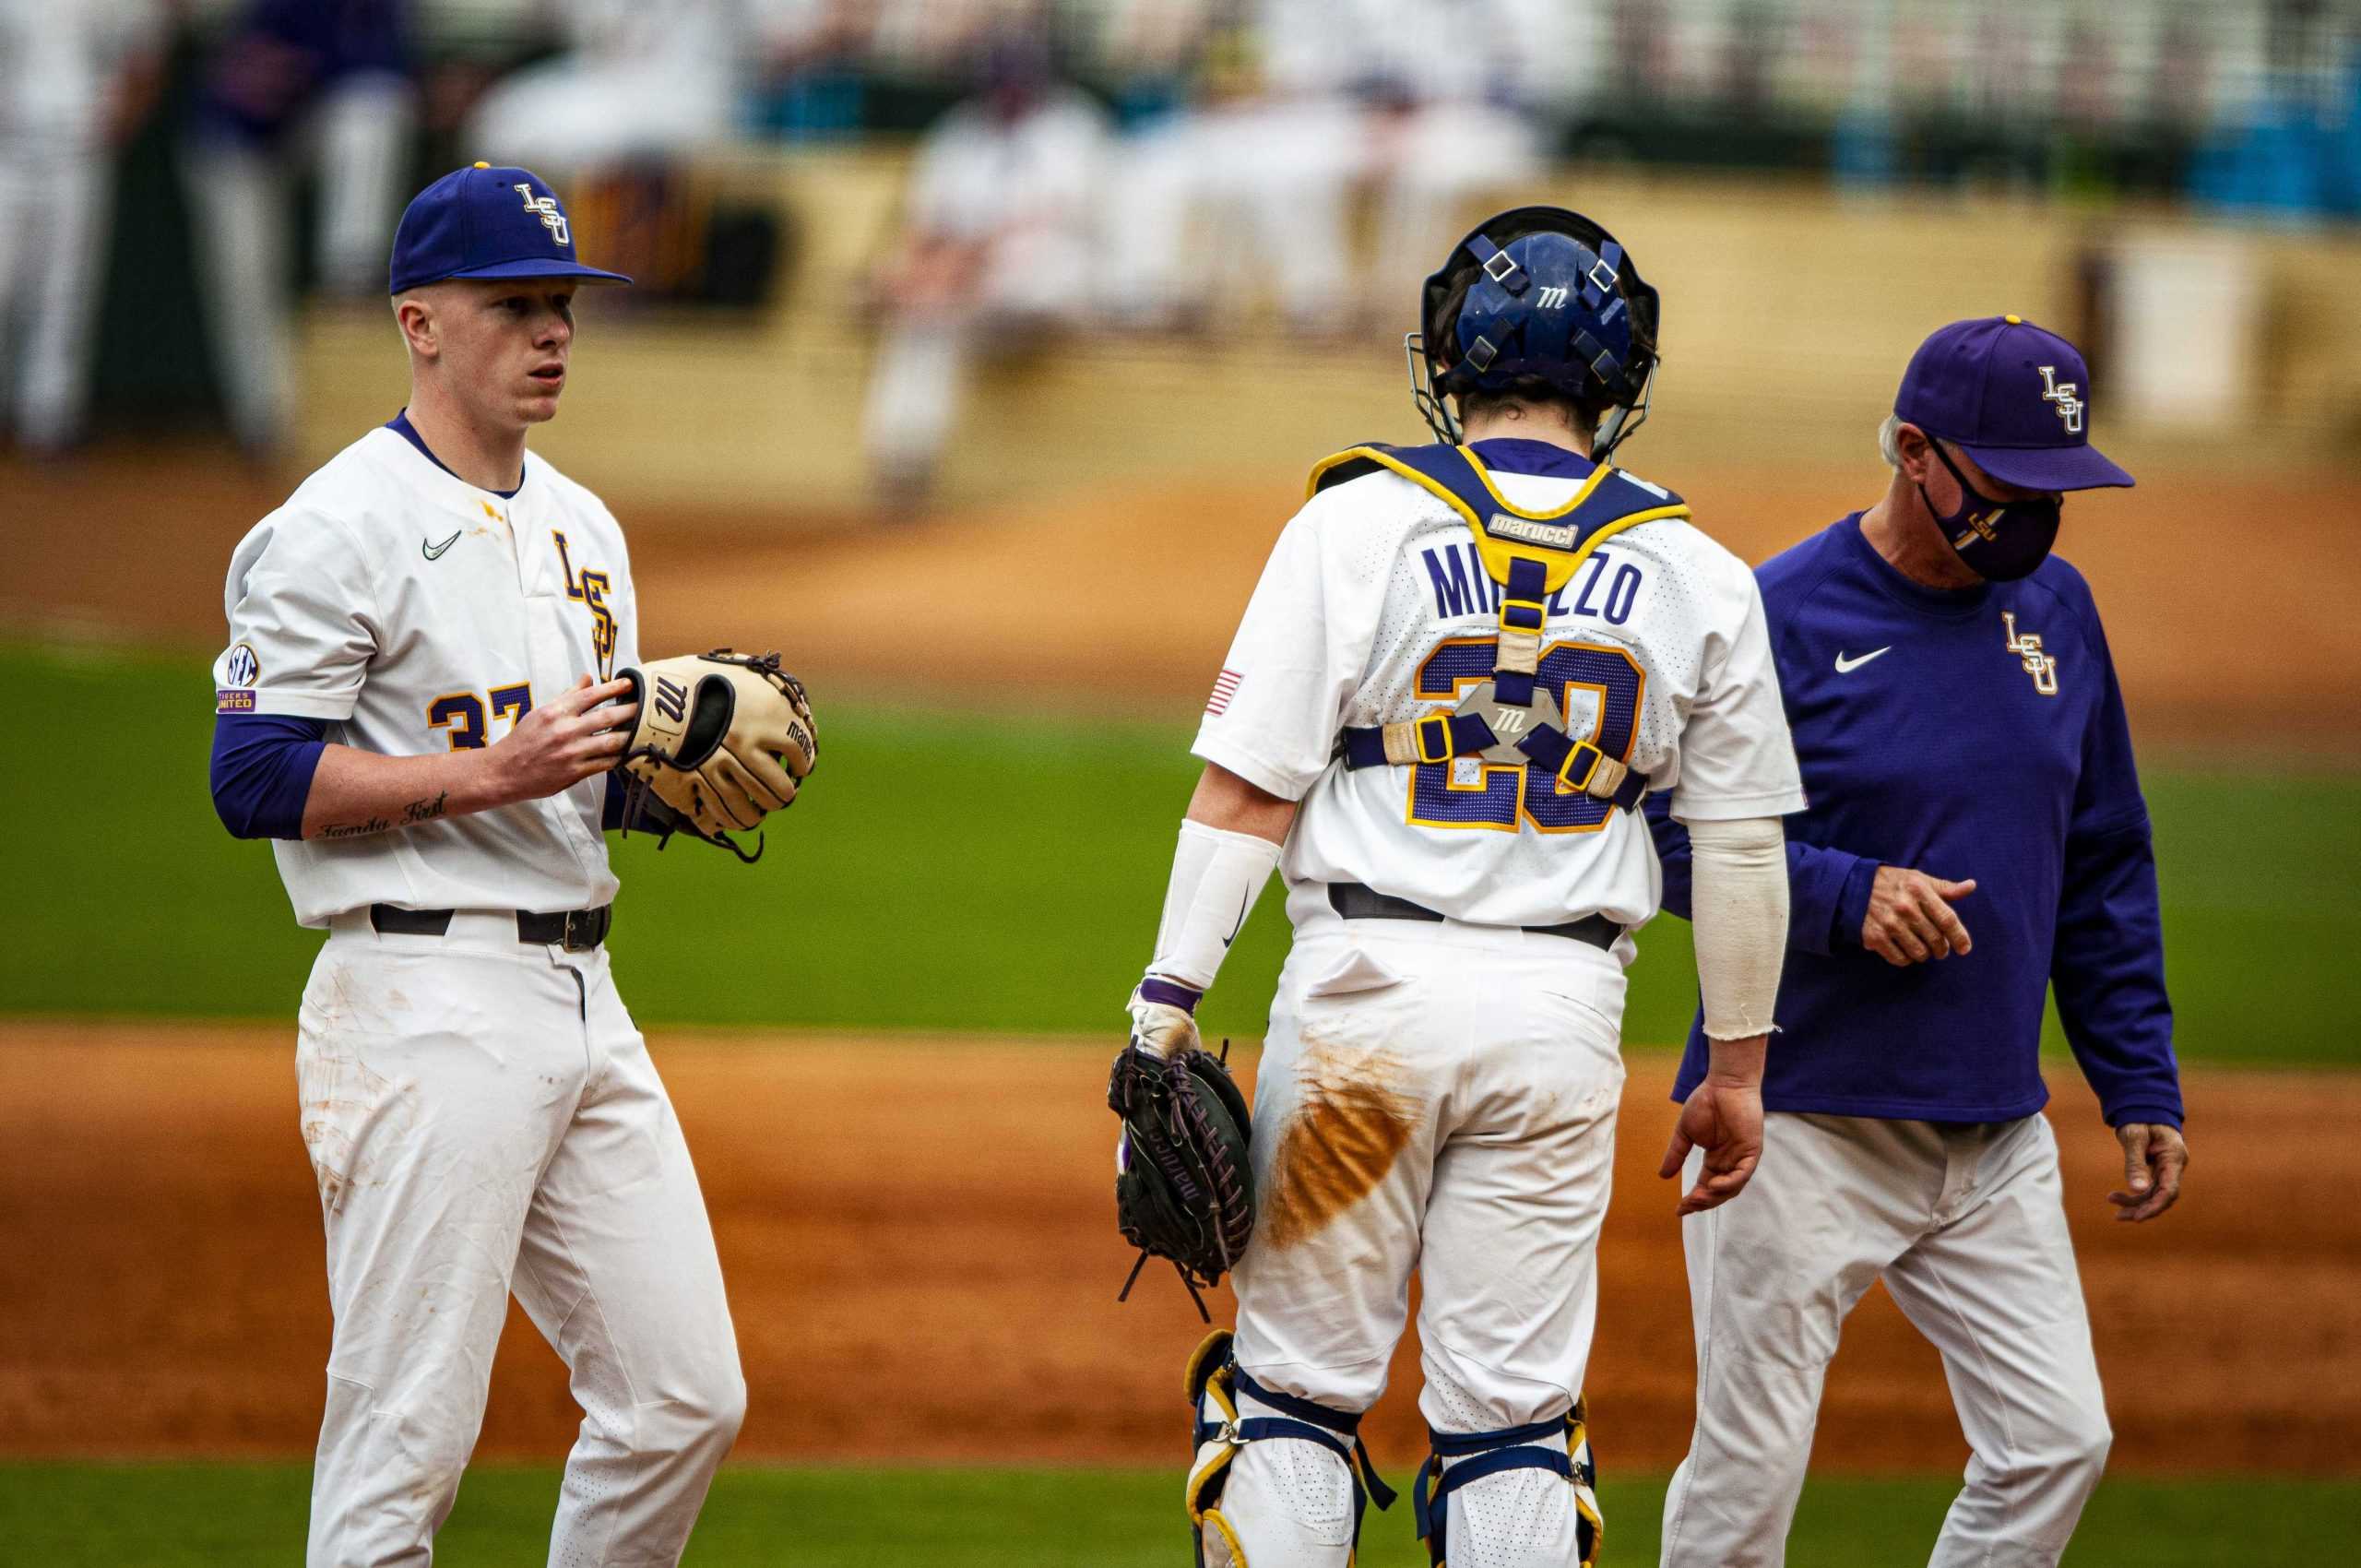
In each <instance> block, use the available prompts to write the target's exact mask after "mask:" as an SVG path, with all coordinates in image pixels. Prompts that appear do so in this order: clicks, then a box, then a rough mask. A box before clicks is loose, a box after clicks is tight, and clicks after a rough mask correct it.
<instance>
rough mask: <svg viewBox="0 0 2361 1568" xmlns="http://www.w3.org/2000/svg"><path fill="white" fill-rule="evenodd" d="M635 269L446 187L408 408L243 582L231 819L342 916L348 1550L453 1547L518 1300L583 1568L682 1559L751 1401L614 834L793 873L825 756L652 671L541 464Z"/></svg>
mask: <svg viewBox="0 0 2361 1568" xmlns="http://www.w3.org/2000/svg"><path fill="white" fill-rule="evenodd" d="M626 281H628V279H623V278H622V277H621V276H619V275H617V274H614V273H609V272H602V271H599V269H597V268H595V267H586V266H584V265H582V264H581V262H580V261H578V260H577V259H576V256H575V244H574V237H573V232H572V228H571V226H570V223H569V221H568V219H567V216H566V212H565V208H564V206H563V205H561V204H560V202H559V201H558V198H557V196H556V195H555V194H554V193H552V191H551V190H550V189H549V187H548V186H547V185H545V184H542V183H541V181H540V180H539V179H537V178H536V177H535V176H534V175H532V174H531V173H529V172H527V171H525V170H523V169H516V168H501V169H496V168H492V167H491V166H489V165H486V164H481V163H479V164H477V165H475V166H474V167H473V168H471V169H463V170H460V171H458V172H456V173H453V174H450V175H446V176H445V177H444V178H443V179H441V180H438V181H436V182H435V183H434V184H432V185H430V186H428V187H427V188H426V190H425V191H424V192H423V193H421V195H420V196H418V197H417V198H416V199H415V200H414V201H412V202H411V203H410V204H409V210H408V211H407V212H406V213H404V215H403V217H402V220H401V224H400V226H399V228H398V230H397V233H396V236H395V241H394V252H393V264H392V276H391V284H392V293H393V303H394V314H395V319H396V322H397V325H398V327H399V328H400V330H401V334H402V338H403V340H404V342H405V343H406V344H407V346H408V348H409V362H410V400H409V405H408V407H407V408H406V409H404V410H403V411H402V412H401V413H400V414H398V415H397V416H396V417H395V419H394V420H393V421H392V422H390V423H388V424H386V426H385V427H383V428H381V429H377V430H373V431H371V432H370V433H369V434H366V435H364V436H362V438H361V439H360V440H359V441H356V442H354V443H353V444H352V445H350V446H348V447H346V448H345V449H344V451H343V452H341V453H339V454H338V456H337V457H334V458H332V459H331V460H330V461H329V462H328V463H327V465H326V467H324V468H322V469H320V470H319V471H318V472H316V473H314V474H313V475H312V476H311V477H310V478H309V479H307V480H306V481H304V482H303V485H302V487H301V488H300V489H298V490H297V491H296V492H295V493H294V495H293V496H291V498H290V499H289V500H288V501H287V503H286V504H285V505H282V506H281V507H279V510H277V511H275V512H273V513H272V514H271V515H270V516H268V517H265V518H264V519H263V520H262V521H261V522H260V523H259V524H257V525H256V526H255V529H254V530H253V531H252V532H251V533H249V534H247V536H246V537H245V539H244V540H243V541H242V542H241V543H240V544H239V545H238V548H237V552H236V554H235V556H234V557H233V558H232V560H231V565H230V576H229V584H228V588H227V590H226V593H225V595H224V599H225V603H226V607H227V610H228V614H229V622H230V646H229V647H228V648H227V649H226V650H225V651H224V652H223V653H222V655H221V657H220V659H219V660H218V661H217V662H216V664H215V666H214V684H215V687H216V691H217V704H216V707H217V713H218V717H217V719H216V731H215V738H214V752H213V793H214V801H215V804H216V807H217V809H218V810H219V813H220V815H221V818H222V821H223V822H224V824H225V825H227V826H229V828H230V830H231V832H232V833H234V834H236V835H238V836H239V837H268V838H270V839H273V840H274V841H275V842H274V846H273V847H274V849H276V851H277V854H278V858H279V874H280V875H281V876H282V877H283V878H284V880H285V881H286V884H287V892H288V897H290V898H291V900H292V902H293V904H294V906H295V916H296V919H297V920H299V921H302V922H303V924H304V925H307V926H312V927H315V928H319V929H324V930H326V932H327V933H328V937H327V941H326V944H325V945H323V946H322V948H321V949H320V954H319V957H318V960H317V962H316V963H315V964H314V966H313V969H312V977H311V983H310V984H309V985H308V986H307V987H306V988H305V990H304V992H303V1008H302V1012H301V1015H300V1022H299V1028H298V1036H297V1048H296V1077H297V1084H298V1088H299V1092H300V1103H301V1111H302V1126H303V1142H304V1146H305V1147H306V1148H307V1149H308V1150H309V1152H310V1155H311V1159H312V1166H313V1169H314V1172H315V1173H316V1174H317V1177H318V1181H319V1191H320V1210H321V1215H322V1218H323V1220H324V1223H325V1226H326V1237H327V1274H328V1297H329V1302H330V1305H331V1307H332V1308H333V1310H334V1313H335V1317H336V1326H335V1335H334V1339H333V1344H332V1348H331V1349H330V1352H329V1356H328V1377H327V1408H326V1416H325V1418H324V1420H322V1421H321V1423H320V1443H319V1454H318V1459H317V1463H316V1466H315V1467H314V1472H313V1489H312V1525H311V1546H310V1555H309V1561H310V1562H311V1563H312V1564H313V1568H340V1565H345V1564H357V1563H424V1562H428V1561H429V1559H430V1557H431V1554H432V1551H433V1537H434V1534H435V1531H436V1530H437V1529H438V1528H439V1527H440V1526H441V1525H442V1523H443V1520H444V1518H445V1515H447V1514H448V1513H449V1512H450V1508H451V1503H452V1499H453V1497H454V1496H455V1495H456V1493H457V1491H458V1485H459V1473H460V1470H461V1468H462V1467H464V1466H465V1465H466V1464H467V1461H468V1455H469V1451H470V1450H471V1449H472V1448H473V1446H474V1443H475V1439H476V1432H477V1429H478V1427H479V1425H480V1424H481V1420H482V1418H483V1407H484V1396H485V1392H486V1387H487V1383H488V1380H489V1378H490V1375H491V1370H492V1349H493V1347H494V1346H495V1345H496V1344H497V1342H498V1340H499V1337H500V1328H501V1324H502V1322H503V1320H504V1317H505V1316H506V1313H507V1303H508V1296H509V1293H510V1292H511V1290H514V1291H515V1293H516V1298H517V1300H518V1301H521V1302H523V1304H524V1307H525V1310H526V1312H527V1313H528V1314H530V1315H531V1317H532V1320H533V1322H534V1324H535V1325H536V1326H537V1327H539V1328H540V1331H541V1333H542V1335H543V1336H545V1337H547V1338H548V1340H549V1341H550V1343H551V1344H552V1346H553V1347H554V1348H556V1350H557V1352H558V1354H559V1356H560V1357H562V1358H563V1359H564V1361H565V1363H566V1366H567V1368H568V1369H569V1371H570V1372H571V1373H572V1377H573V1389H574V1396H575V1399H576V1401H577V1402H578V1403H579V1404H580V1405H581V1407H582V1410H583V1420H582V1431H581V1436H580V1438H579V1439H578V1441H576V1443H575V1446H574V1452H573V1454H572V1455H571V1457H570V1458H569V1459H568V1461H567V1464H566V1468H565V1479H564V1486H563V1489H562V1491H561V1493H560V1496H559V1501H558V1509H557V1522H556V1527H555V1529H554V1530H553V1532H552V1538H551V1545H550V1560H551V1562H553V1563H577V1562H578V1563H604V1564H624V1563H631V1564H663V1563H671V1562H677V1561H678V1560H679V1558H680V1555H681V1550H682V1547H683V1545H684V1544H685V1543H686V1541H687V1539H688V1535H689V1529H690V1526H692V1525H693V1524H694V1522H695V1520H696V1515H697V1510H698V1508H699V1507H700V1506H701V1505H702V1503H703V1502H704V1498H705V1493H706V1485H707V1484H708V1482H710V1480H711V1479H712V1477H713V1473H714V1470H715V1468H716V1467H718V1465H719V1464H720V1462H721V1459H722V1456H723V1455H724V1454H726V1453H727V1452H728V1450H729V1448H730V1442H731V1440H732V1439H733V1437H734V1436H735V1435H736V1433H737V1431H738V1424H739V1420H740V1418H741V1416H742V1413H743V1411H744V1408H745V1398H746V1393H745V1384H744V1381H743V1379H742V1377H741V1375H740V1372H739V1367H738V1351H737V1344H736V1340H735V1336H734V1335H733V1332H732V1329H731V1326H730V1306H729V1302H728V1301H726V1300H725V1298H724V1296H723V1293H722V1283H721V1268H720V1264H719V1262H718V1259H717V1257H716V1255H715V1253H714V1244H713V1233H712V1230H711V1229H710V1228H709V1226H708V1225H707V1223H706V1212H705V1203H704V1200H703V1198H702V1197H701V1196H700V1195H699V1194H698V1191H697V1179H696V1173H695V1171H694V1170H693V1169H692V1168H691V1166H690V1163H689V1151H688V1146H687V1144H686V1143H685V1142H684V1141H683V1140H682V1134H681V1126H680V1123H679V1122H678V1120H676V1119H675V1117H674V1116H673V1114H672V1108H671V1104H670V1100H669V1099H668V1098H667V1097H666V1094H665V1090H664V1085H663V1082H662V1080H661V1079H659V1078H658V1076H657V1073H656V1068H655V1065H654V1063H652V1062H651V1061H650V1060H649V1057H648V1053H647V1043H646V1041H645V1040H643V1039H641V1038H640V1034H639V1031H638V1029H637V1028H635V1027H634V1025H633V1023H632V1019H631V1015H630V1014H629V1013H628V1012H627V1011H625V1010H624V1007H623V999H622V998H621V997H620V996H619V995H618V994H617V993H616V989H615V982H614V977H613V973H612V971H611V968H610V965H609V962H608V956H607V950H606V947H605V945H604V943H605V937H606V934H607V930H608V926H609V923H610V906H611V902H612V900H613V898H614V896H615V889H616V879H615V875H614V873H613V871H612V870H611V867H610V866H609V864H608V858H607V846H606V842H605V838H604V836H603V830H604V829H605V828H610V827H622V828H629V827H633V826H640V827H647V828H649V829H650V830H652V831H656V832H659V833H666V834H669V833H670V832H672V831H684V832H687V833H690V834H692V835H693V836H694V837H701V838H708V839H712V840H714V841H716V842H720V843H725V844H728V845H730V847H732V848H734V849H739V851H740V852H741V853H742V854H751V853H759V840H758V841H757V846H756V848H755V849H753V850H751V851H750V850H748V849H745V847H744V844H743V842H742V839H743V836H744V833H745V832H746V831H747V830H754V831H759V828H760V824H761V821H762V817H763V815H764V814H765V812H766V811H772V810H777V809H778V808H780V807H783V806H785V805H787V804H788V803H789V802H791V801H792V800H793V799H794V797H795V794H796V790H797V782H798V780H799V779H800V778H802V776H803V775H805V774H806V773H808V772H809V771H810V770H811V767H812V764H813V757H814V752H815V748H816V739H815V736H814V733H813V725H812V716H811V712H810V710H809V708H808V707H806V706H805V705H804V701H803V696H802V692H801V687H799V686H797V685H796V684H795V683H794V682H793V681H792V680H791V679H790V678H789V677H786V676H784V675H782V674H780V673H779V671H778V669H777V659H776V658H773V657H765V658H759V659H746V658H740V657H730V656H706V657H704V658H688V659H663V660H658V661H656V662H654V663H650V664H647V665H646V666H644V667H643V666H641V665H640V664H639V650H638V596H637V593H636V591H635V588H634V587H633V583H632V576H631V564H630V561H629V559H628V558H627V556H626V555H625V552H624V549H623V533H622V530H621V529H619V528H618V527H617V526H616V523H615V519H614V517H612V516H611V514H610V513H609V512H608V510H607V508H606V507H605V506H604V505H601V504H600V503H599V499H598V497H597V496H595V495H593V494H591V493H589V492H588V491H587V490H585V489H583V488H582V487H581V486H580V485H578V484H575V482H574V481H571V480H569V479H567V478H566V477H565V476H564V475H563V474H561V473H559V472H558V471H557V470H556V469H553V468H552V467H551V466H550V465H549V464H548V463H546V462H544V461H543V460H541V459H540V457H530V456H528V454H527V452H526V445H525V437H526V434H527V432H528V430H529V429H530V428H531V427H532V426H533V425H535V424H538V423H540V422H544V421H546V420H549V419H551V418H552V417H553V416H554V415H555V414H556V412H557V405H558V399H559V398H560V396H561V395H562V394H563V393H564V387H565V380H566V375H567V371H568V361H569V358H570V350H571V349H572V346H573V342H574V336H575V324H574V311H573V295H574V292H575V288H576V287H577V285H579V284H582V283H586V282H591V283H622V282H626ZM619 767H620V768H622V769H623V773H622V774H621V775H620V776H619V775H618V774H617V773H616V770H617V769H618V768H619Z"/></svg>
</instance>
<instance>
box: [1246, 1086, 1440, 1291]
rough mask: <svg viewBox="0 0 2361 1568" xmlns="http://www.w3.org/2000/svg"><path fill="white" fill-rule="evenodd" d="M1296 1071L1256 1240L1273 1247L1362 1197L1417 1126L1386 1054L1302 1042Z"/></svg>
mask: <svg viewBox="0 0 2361 1568" xmlns="http://www.w3.org/2000/svg"><path fill="white" fill-rule="evenodd" d="M1295 1076H1296V1080H1297V1084H1298V1086H1299V1087H1298V1092H1299V1099H1298V1101H1297V1104H1296V1106H1295V1109H1294V1110H1293V1111H1291V1112H1290V1113H1289V1114H1288V1116H1287V1122H1286V1123H1285V1125H1283V1126H1282V1127H1281V1128H1280V1129H1279V1142H1278V1146H1277V1148H1276V1149H1275V1150H1274V1151H1273V1152H1272V1156H1271V1174H1270V1190H1269V1191H1268V1192H1267V1193H1266V1194H1264V1199H1263V1219H1262V1231H1261V1235H1260V1237H1259V1240H1261V1241H1264V1243H1266V1244H1267V1245H1270V1246H1273V1247H1291V1246H1294V1245H1296V1244H1297V1243H1298V1242H1299V1241H1306V1240H1308V1239H1309V1238H1311V1236H1314V1235H1316V1234H1318V1233H1319V1231H1320V1230H1321V1229H1323V1228H1324V1227H1326V1226H1327V1225H1329V1224H1330V1223H1331V1222H1333V1221H1334V1220H1335V1218H1336V1217H1337V1216H1338V1215H1340V1214H1342V1213H1344V1212H1345V1211H1346V1210H1347V1209H1348V1208H1350V1207H1352V1206H1353V1205H1355V1204H1357V1203H1358V1202H1360V1200H1361V1199H1362V1198H1364V1197H1367V1196H1368V1195H1369V1194H1370V1191H1371V1190H1372V1189H1373V1188H1375V1187H1376V1185H1377V1184H1378V1183H1379V1182H1382V1181H1383V1180H1385V1175H1386V1172H1387V1171H1389V1170H1393V1169H1394V1159H1395V1158H1397V1157H1399V1156H1400V1154H1401V1153H1402V1150H1403V1149H1404V1147H1405V1146H1407V1145H1408V1143H1409V1142H1410V1135H1411V1134H1412V1133H1413V1132H1415V1131H1416V1130H1417V1128H1418V1111H1417V1107H1416V1105H1415V1103H1414V1102H1413V1100H1412V1099H1410V1097H1408V1096H1407V1095H1406V1094H1404V1093H1403V1092H1402V1090H1401V1089H1400V1088H1399V1087H1396V1086H1397V1085H1398V1084H1399V1083H1400V1082H1401V1080H1402V1076H1403V1071H1402V1062H1401V1060H1400V1058H1398V1057H1396V1056H1395V1055H1394V1053H1393V1052H1391V1051H1383V1050H1374V1049H1370V1048H1368V1047H1358V1046H1350V1045H1343V1044H1339V1043H1338V1042H1336V1041H1334V1040H1324V1039H1307V1040H1306V1041H1305V1042H1304V1048H1303V1055H1302V1056H1301V1057H1300V1058H1299V1059H1298V1061H1297V1063H1296V1066H1295Z"/></svg>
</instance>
